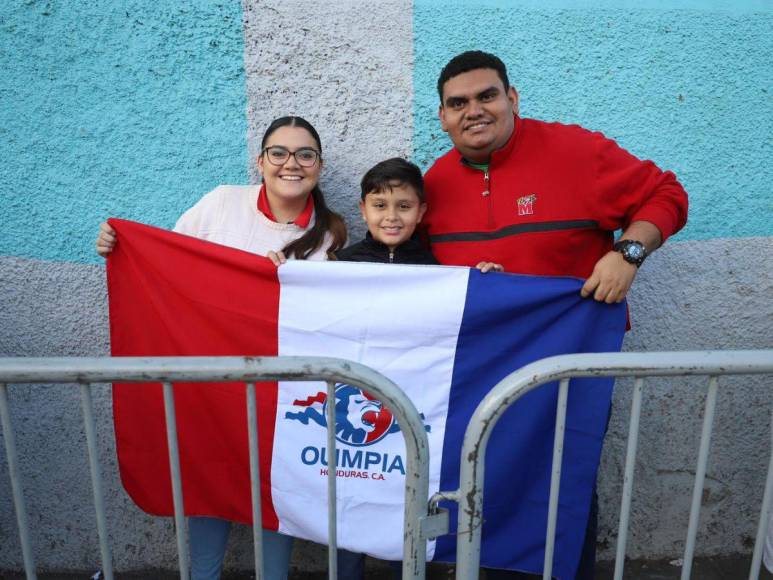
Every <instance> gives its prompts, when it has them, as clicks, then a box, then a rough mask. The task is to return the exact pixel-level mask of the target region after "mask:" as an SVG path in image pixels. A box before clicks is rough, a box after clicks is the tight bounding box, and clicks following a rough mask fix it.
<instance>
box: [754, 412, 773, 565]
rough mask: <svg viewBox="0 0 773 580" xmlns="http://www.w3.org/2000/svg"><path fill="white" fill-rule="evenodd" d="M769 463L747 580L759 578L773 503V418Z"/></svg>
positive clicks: (772, 419)
mask: <svg viewBox="0 0 773 580" xmlns="http://www.w3.org/2000/svg"><path fill="white" fill-rule="evenodd" d="M770 427H771V428H770V450H771V451H770V461H769V462H768V477H767V479H766V480H765V493H764V494H763V496H762V508H761V509H760V523H759V524H758V525H757V539H756V540H755V542H754V555H753V556H752V567H751V569H750V570H749V580H755V579H756V578H759V575H760V566H761V564H762V551H763V549H764V547H765V536H766V535H767V530H768V523H769V522H770V507H771V503H773V417H772V418H771V422H770Z"/></svg>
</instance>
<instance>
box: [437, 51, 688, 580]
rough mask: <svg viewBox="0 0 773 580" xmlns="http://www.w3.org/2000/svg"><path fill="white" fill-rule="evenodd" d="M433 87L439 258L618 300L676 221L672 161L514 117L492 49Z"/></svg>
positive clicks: (678, 209) (680, 207)
mask: <svg viewBox="0 0 773 580" xmlns="http://www.w3.org/2000/svg"><path fill="white" fill-rule="evenodd" d="M438 93H439V96H440V109H439V116H440V123H441V125H442V128H443V130H444V131H445V132H447V133H448V136H449V137H450V138H451V141H452V142H453V144H454V148H453V149H451V150H450V151H449V152H448V153H446V154H445V155H443V156H442V157H440V158H439V159H438V160H437V161H436V162H435V163H434V165H433V166H432V167H431V168H430V170H429V171H428V172H427V174H426V176H425V189H426V198H427V207H428V210H427V213H426V214H425V217H424V222H425V230H426V233H427V234H428V237H429V241H430V244H431V246H432V251H433V253H434V254H435V256H436V257H437V259H438V261H439V262H440V263H441V264H449V265H465V266H474V265H475V264H477V263H478V261H480V260H481V259H484V258H485V259H486V260H490V261H492V262H498V263H500V264H502V265H503V266H504V269H505V271H507V272H516V273H520V274H535V275H552V276H574V277H578V278H582V279H584V280H585V283H584V285H583V286H582V289H581V295H582V296H583V297H590V296H592V297H593V298H594V299H595V300H598V301H603V302H607V303H613V302H620V301H622V300H623V299H624V298H625V296H626V294H627V293H628V290H629V289H630V287H631V284H632V283H633V280H634V278H635V277H636V273H637V272H638V269H639V267H640V266H641V264H642V262H643V261H644V259H645V258H646V257H647V256H648V255H649V254H650V253H652V252H653V251H654V250H656V249H657V248H658V247H659V246H660V245H661V244H662V243H663V242H664V241H665V240H666V238H668V237H669V236H670V235H672V234H673V233H675V232H677V231H679V229H681V228H682V227H683V226H684V224H685V222H686V219H687V194H686V193H685V191H684V188H682V186H681V185H680V184H679V182H678V181H677V180H676V177H675V176H674V174H673V173H671V172H664V171H661V170H660V169H658V168H657V167H656V166H655V165H654V164H653V163H652V162H651V161H641V160H639V159H637V158H636V157H634V156H633V155H631V154H630V153H628V152H627V151H625V150H624V149H622V148H621V147H619V146H618V145H617V144H616V143H615V142H614V141H612V140H611V139H607V138H605V137H604V136H603V135H602V134H600V133H594V132H590V131H587V130H585V129H583V128H582V127H579V126H576V125H562V124H559V123H544V122H542V121H536V120H533V119H524V118H521V117H519V116H518V93H517V92H516V90H515V88H514V87H512V86H511V85H510V83H509V81H508V78H507V69H506V67H505V65H504V63H503V62H502V61H501V60H500V59H499V58H497V57H496V56H494V55H492V54H488V53H485V52H480V51H470V52H465V53H463V54H460V55H458V56H456V57H454V58H453V59H451V61H449V63H448V64H447V65H446V66H445V68H444V69H443V70H442V72H441V73H440V77H439V79H438ZM616 230H622V235H621V236H620V238H619V240H618V242H617V243H615V242H614V232H615V231H616ZM593 504H594V505H593V506H592V508H591V516H590V518H589V523H588V530H587V532H586V541H585V544H586V545H585V546H584V548H583V553H582V557H581V561H580V568H579V570H578V573H577V578H582V579H586V578H589V579H590V578H592V577H593V567H594V561H595V543H596V519H597V513H596V505H595V504H596V501H595V494H594V501H593ZM522 576H523V575H521V574H519V573H515V572H503V571H493V570H489V571H488V576H487V577H488V578H489V579H490V580H491V579H494V578H517V577H522Z"/></svg>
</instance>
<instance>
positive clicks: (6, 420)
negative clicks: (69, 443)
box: [0, 383, 37, 580]
mask: <svg viewBox="0 0 773 580" xmlns="http://www.w3.org/2000/svg"><path fill="white" fill-rule="evenodd" d="M0 423H2V424H3V439H4V440H5V456H6V457H7V458H8V474H9V475H10V477H11V490H12V493H13V504H14V508H15V509H16V523H17V524H18V525H19V540H20V542H21V553H22V558H23V559H24V572H25V573H26V574H27V580H36V579H37V574H36V572H35V557H34V556H33V554H32V542H30V532H29V526H28V525H27V507H26V506H25V505H24V493H23V492H22V488H21V477H20V476H19V462H18V460H17V458H16V438H15V436H14V433H13V426H12V425H11V412H10V409H9V408H8V390H7V388H6V386H5V384H4V383H0Z"/></svg>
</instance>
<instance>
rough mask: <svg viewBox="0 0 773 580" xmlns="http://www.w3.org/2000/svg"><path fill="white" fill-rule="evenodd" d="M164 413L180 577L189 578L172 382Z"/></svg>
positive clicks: (165, 401) (167, 386)
mask: <svg viewBox="0 0 773 580" xmlns="http://www.w3.org/2000/svg"><path fill="white" fill-rule="evenodd" d="M164 413H165V416H166V441H167V445H168V446H169V470H170V473H171V475H172V501H173V502H174V523H175V527H176V528H177V558H178V560H179V562H180V578H181V580H188V578H189V577H190V572H189V570H188V560H189V558H188V538H187V533H186V527H185V507H184V504H183V486H182V478H181V477H180V451H179V449H178V447H177V419H176V417H175V411H174V389H173V388H172V383H164Z"/></svg>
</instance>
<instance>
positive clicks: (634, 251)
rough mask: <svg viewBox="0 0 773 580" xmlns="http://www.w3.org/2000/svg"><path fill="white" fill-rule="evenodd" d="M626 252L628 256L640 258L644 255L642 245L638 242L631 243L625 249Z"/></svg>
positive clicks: (635, 258)
mask: <svg viewBox="0 0 773 580" xmlns="http://www.w3.org/2000/svg"><path fill="white" fill-rule="evenodd" d="M625 253H626V254H627V255H628V257H630V258H632V259H634V260H638V259H639V258H641V257H642V254H643V253H644V252H643V251H642V247H641V246H640V245H638V244H631V245H630V246H628V247H627V248H626V249H625Z"/></svg>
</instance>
